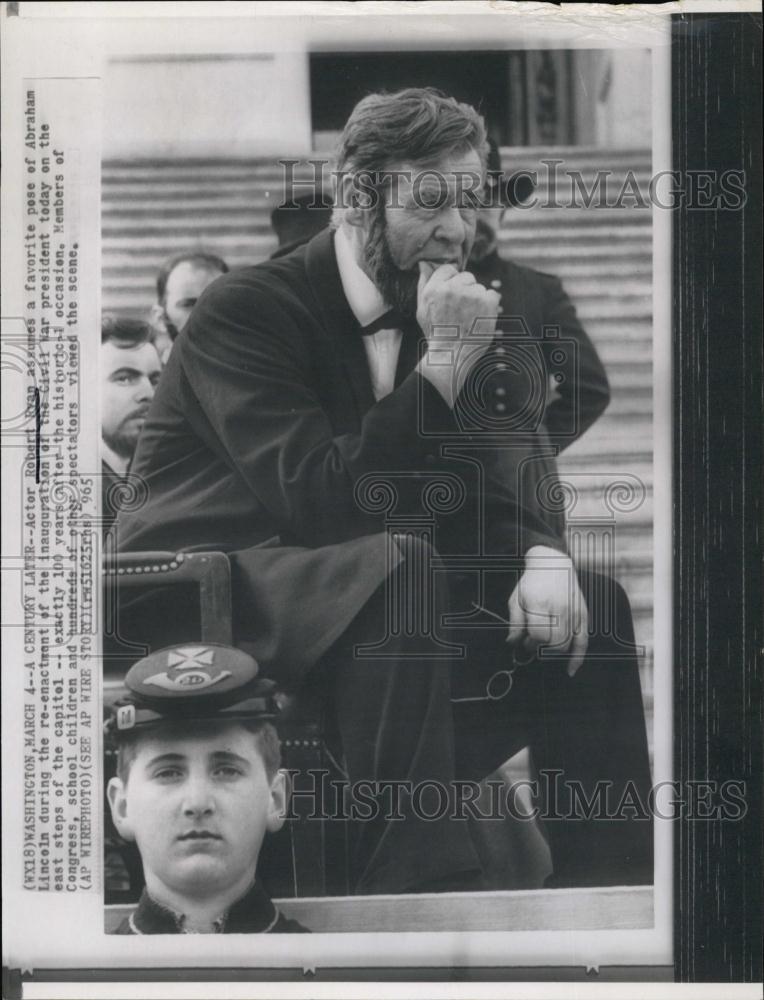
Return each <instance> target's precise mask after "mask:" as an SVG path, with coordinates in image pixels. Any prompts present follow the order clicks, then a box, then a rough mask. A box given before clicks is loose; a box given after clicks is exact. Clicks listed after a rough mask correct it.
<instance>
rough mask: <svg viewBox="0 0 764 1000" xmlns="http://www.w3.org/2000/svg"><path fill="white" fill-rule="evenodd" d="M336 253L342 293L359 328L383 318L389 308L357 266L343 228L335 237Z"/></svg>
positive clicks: (354, 252)
mask: <svg viewBox="0 0 764 1000" xmlns="http://www.w3.org/2000/svg"><path fill="white" fill-rule="evenodd" d="M334 250H335V253H336V254H337V267H338V269H339V272H340V281H341V282H342V290H343V292H344V293H345V298H346V299H347V301H348V305H349V306H350V309H351V311H352V313H353V315H354V316H355V318H356V319H357V320H358V322H359V324H360V325H361V326H368V325H369V323H373V322H374V320H375V319H379V317H380V316H383V315H384V314H385V313H386V312H387V311H388V310H389V306H388V305H387V303H386V302H385V300H384V299H383V298H382V293H381V292H380V290H379V289H378V288H377V286H376V285H375V284H374V282H373V281H372V280H371V278H370V277H369V276H368V275H367V274H365V273H364V271H363V270H362V269H361V267H360V265H359V264H358V261H357V259H356V249H355V247H354V245H353V242H351V237H350V236H349V235H348V233H347V231H346V229H345V227H344V226H342V225H341V226H340V227H339V228H338V229H337V231H336V232H335V234H334Z"/></svg>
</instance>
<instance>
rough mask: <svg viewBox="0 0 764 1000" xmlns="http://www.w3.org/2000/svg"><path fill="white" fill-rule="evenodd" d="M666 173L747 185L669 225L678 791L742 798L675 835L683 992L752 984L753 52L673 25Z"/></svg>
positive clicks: (756, 155)
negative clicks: (728, 199) (742, 198)
mask: <svg viewBox="0 0 764 1000" xmlns="http://www.w3.org/2000/svg"><path fill="white" fill-rule="evenodd" d="M672 20H673V25H672V27H673V32H672V41H673V45H672V49H673V52H672V56H673V58H672V76H673V104H672V107H673V111H674V122H673V126H672V135H673V144H674V148H673V158H674V164H673V165H674V169H675V170H679V171H680V172H681V177H682V178H683V179H684V180H685V181H686V179H687V177H688V174H687V171H691V170H703V171H707V170H715V171H719V172H722V171H724V170H730V169H737V170H744V171H745V173H746V178H747V182H746V189H747V194H748V200H747V203H746V205H745V207H744V208H743V209H742V210H737V211H734V210H721V211H702V210H697V209H696V210H688V209H687V207H684V208H680V209H678V210H675V212H674V329H675V339H674V364H675V369H674V382H675V386H676V396H675V403H674V445H675V452H674V455H675V457H674V473H675V480H674V497H675V514H674V527H675V550H674V565H675V623H676V625H675V634H674V643H675V645H674V649H675V662H674V696H675V702H674V706H675V707H674V727H675V728H674V762H675V765H674V767H675V770H674V776H675V778H676V779H678V780H680V781H681V782H682V783H683V784H682V787H683V788H686V784H685V783H686V782H688V781H705V780H709V781H716V782H723V781H726V780H734V781H744V782H745V784H746V794H745V798H746V804H747V810H748V811H747V815H746V816H745V817H744V819H742V820H740V821H738V822H730V821H715V822H709V821H705V822H699V821H690V820H687V819H684V818H683V819H681V820H679V822H678V823H677V829H676V831H675V866H674V883H675V884H674V899H675V913H674V921H675V927H674V930H675V936H674V968H675V975H676V979H677V980H678V981H681V982H687V981H692V982H709V981H717V982H741V981H748V982H751V981H760V980H761V978H762V961H761V939H762V920H761V911H762V795H761V792H762V787H761V783H762V768H761V764H762V735H761V726H762V717H761V716H762V702H761V646H762V636H761V614H762V603H761V594H762V589H761V545H760V539H759V525H760V524H761V492H760V487H761V482H760V475H761V458H762V433H761V426H762V424H761V421H762V401H761V390H762V381H763V380H762V310H761V287H762V282H761V269H762V228H761V190H760V185H761V177H762V173H761V135H762V125H761V37H762V19H761V15H760V14H758V13H751V14H739V13H733V14H724V13H720V14H697V15H679V16H675V17H674V18H673V19H672Z"/></svg>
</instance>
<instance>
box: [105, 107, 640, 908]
mask: <svg viewBox="0 0 764 1000" xmlns="http://www.w3.org/2000/svg"><path fill="white" fill-rule="evenodd" d="M487 149H488V146H487V141H486V132H485V126H484V123H483V120H482V118H481V117H480V116H479V115H478V114H477V112H476V111H475V110H474V109H473V108H471V107H469V106H467V105H465V104H460V103H458V102H457V101H455V100H454V99H453V98H450V97H446V96H444V95H442V94H440V93H439V92H437V91H434V90H430V89H409V90H403V91H400V92H399V93H395V94H372V95H370V96H368V97H366V98H364V99H363V100H362V101H361V102H360V103H359V104H358V105H357V106H356V107H355V109H354V110H353V112H352V114H351V116H350V118H349V120H348V122H347V125H346V126H345V129H344V132H343V134H342V139H341V142H340V147H339V154H338V163H337V167H338V170H339V171H340V172H341V173H340V174H339V175H338V176H339V180H338V185H337V199H336V200H337V206H338V207H337V208H336V209H335V216H334V223H333V226H332V228H331V229H327V230H325V231H323V232H321V233H319V235H317V236H315V237H314V238H313V239H312V240H311V241H310V242H309V243H308V244H307V245H305V246H302V247H299V248H298V249H296V250H295V251H294V252H292V253H291V254H288V255H287V256H284V257H281V258H279V259H277V260H271V261H267V262H265V263H263V264H259V265H257V266H254V267H248V268H243V269H240V270H237V271H234V272H232V273H230V274H226V275H223V276H222V277H220V278H219V279H217V280H216V281H215V282H213V284H212V285H211V286H210V287H209V288H208V289H207V290H206V291H205V292H204V293H203V295H202V297H201V298H200V299H199V302H198V303H197V305H196V307H195V308H194V310H193V312H192V314H191V317H190V319H189V321H188V324H187V325H186V327H185V328H184V330H183V331H182V333H181V334H180V336H179V337H178V339H177V340H176V342H175V345H174V347H173V351H172V354H171V356H170V359H169V362H168V365H167V367H166V369H165V371H164V373H163V375H162V379H161V382H160V384H159V387H158V389H157V392H156V396H155V398H154V401H153V405H152V407H151V410H150V413H149V416H148V418H147V420H146V423H145V426H144V429H143V432H142V435H141V438H140V441H139V444H138V448H137V452H136V455H135V459H134V462H133V472H134V473H135V474H137V475H140V476H142V477H144V479H145V480H146V483H147V486H148V500H147V503H146V504H145V505H144V506H143V507H142V508H141V509H139V510H137V511H133V512H129V513H127V514H126V515H124V516H123V517H122V518H121V520H120V524H119V537H120V545H121V547H122V548H123V549H126V550H132V551H140V550H165V551H166V550H174V551H181V550H185V551H203V550H205V549H215V550H223V551H224V552H226V553H227V554H228V556H229V558H230V562H231V569H232V580H233V590H234V608H233V613H234V639H235V644H236V645H238V646H240V647H242V648H245V649H246V650H247V651H248V652H250V653H252V654H253V655H254V656H255V657H256V658H257V660H258V661H259V663H260V666H261V669H262V670H263V671H264V672H265V673H266V674H268V675H270V676H272V677H274V678H275V679H276V680H277V681H278V682H279V684H280V685H281V686H282V687H284V688H286V689H291V690H294V691H296V692H297V693H298V696H299V694H300V692H301V691H302V692H305V690H306V689H310V690H311V692H312V693H313V694H315V693H316V692H318V693H320V696H321V698H322V701H323V705H324V710H325V718H326V721H327V729H328V731H331V732H334V733H336V744H337V746H336V749H337V751H338V753H339V754H341V759H342V760H343V762H344V767H345V769H346V771H347V775H348V780H349V782H350V783H351V784H352V783H355V782H359V781H364V782H371V783H372V788H373V789H374V790H375V791H376V792H377V793H378V802H379V805H380V809H379V810H378V814H377V815H376V816H373V817H372V818H371V819H369V820H367V821H366V822H361V821H359V822H357V823H355V824H354V825H353V831H352V834H353V837H352V878H353V885H354V891H355V892H358V893H367V894H372V893H401V892H420V891H421V892H427V891H443V890H449V889H450V890H456V889H470V890H474V889H479V888H481V887H482V886H483V885H484V883H483V882H482V881H481V869H480V862H479V860H478V855H477V851H476V848H475V845H474V843H473V840H472V836H471V832H470V831H471V824H472V825H473V829H474V822H475V821H472V820H471V821H468V819H467V816H468V815H469V810H466V811H465V810H464V809H463V808H462V809H461V811H460V810H459V808H457V807H458V805H459V802H458V798H459V786H458V785H455V784H454V782H455V781H460V780H462V781H464V780H469V781H479V780H481V779H483V778H485V777H486V776H487V775H489V774H490V773H491V772H492V771H494V770H495V769H496V768H497V767H498V766H499V765H500V764H502V763H503V762H504V761H506V760H507V759H508V758H510V757H511V756H512V755H513V754H514V753H515V752H516V751H517V750H519V749H521V748H522V747H526V746H529V747H530V749H531V753H532V756H533V760H534V763H535V766H536V768H537V769H539V771H540V772H542V773H543V772H546V773H547V776H548V775H549V774H552V775H553V776H554V781H552V782H550V781H548V782H547V786H548V788H551V789H552V790H553V797H554V801H553V802H550V803H547V806H548V808H547V811H548V812H550V811H551V814H552V815H553V816H555V817H557V818H552V819H550V820H549V822H547V823H546V826H545V829H546V834H547V837H548V840H549V844H550V849H551V855H552V863H553V869H554V871H553V874H552V876H551V878H550V880H549V882H548V884H550V885H556V886H574V885H606V884H625V883H632V884H634V883H640V882H651V881H652V829H651V823H650V821H649V819H648V818H647V815H646V814H645V813H643V812H642V810H641V809H640V808H639V803H638V805H637V808H633V800H634V798H635V797H638V799H639V801H641V802H642V803H646V802H647V793H648V790H649V783H650V774H649V765H648V757H647V746H646V739H645V724H644V717H643V712H642V705H641V698H640V687H639V679H638V672H637V663H636V658H635V655H634V648H633V632H632V626H631V618H630V612H629V608H628V603H627V601H626V598H625V595H624V594H623V591H622V590H621V589H620V588H619V587H618V586H617V585H616V584H615V583H613V582H612V581H609V580H604V578H602V577H596V576H594V575H592V574H585V573H581V574H580V575H577V573H576V570H575V568H574V566H573V564H572V562H571V560H570V558H569V557H568V555H567V553H566V546H565V542H564V540H563V539H562V537H560V534H559V532H558V530H556V529H555V522H554V519H553V518H552V517H551V516H549V512H548V511H547V510H546V509H545V507H544V504H543V502H542V501H541V499H540V498H541V496H542V493H543V491H542V490H540V489H535V488H533V489H529V488H528V482H527V478H528V477H527V476H526V473H527V472H528V470H530V469H532V468H534V467H535V470H536V471H535V476H536V480H537V481H538V484H539V485H540V484H541V483H542V480H543V478H544V477H543V475H542V474H541V473H540V472H539V469H542V470H543V467H544V455H546V454H548V453H549V452H548V446H547V451H546V452H545V451H544V449H543V446H542V445H541V444H539V445H538V448H539V449H540V451H539V455H538V456H537V460H536V463H535V466H534V462H533V461H528V459H529V454H530V453H531V452H532V451H533V446H534V445H533V443H534V442H541V441H542V440H543V416H544V404H545V400H546V392H547V386H548V384H549V379H550V375H552V374H554V373H553V372H550V371H548V370H547V368H546V367H545V365H544V362H543V361H539V358H540V357H541V355H539V353H538V350H537V348H538V341H539V340H540V339H541V337H542V329H543V328H547V327H549V326H557V327H559V329H560V343H561V345H563V346H564V344H565V343H568V342H572V341H577V342H579V343H580V342H582V340H583V341H584V342H586V343H590V342H589V341H588V339H587V338H586V335H585V334H584V333H583V331H582V330H581V328H580V326H579V324H578V320H577V319H576V316H575V311H574V310H573V308H572V307H571V305H570V302H569V300H568V299H567V298H566V297H565V295H564V293H562V292H561V289H560V285H559V282H558V281H557V280H556V279H555V278H553V277H551V276H549V275H544V274H541V273H538V272H534V271H531V270H527V269H526V270H524V272H523V273H524V275H525V278H526V280H525V282H524V284H523V285H522V287H518V293H517V301H516V302H514V303H512V316H511V317H502V318H501V319H500V320H499V319H498V317H497V313H498V304H499V296H498V294H497V293H496V292H495V291H493V290H492V289H486V288H484V287H483V286H482V285H480V284H478V283H477V281H476V280H475V278H474V276H473V275H472V274H470V273H469V272H468V271H467V270H465V266H466V262H467V259H468V257H469V253H470V249H471V246H472V243H473V240H474V236H475V227H476V221H477V214H478V208H479V203H480V198H481V192H482V191H483V186H482V185H483V182H484V180H485V170H486V155H487ZM504 309H505V311H506V295H505V299H504ZM605 384H606V383H605ZM558 423H559V421H558ZM570 425H571V430H570V434H571V437H574V436H576V435H577V434H580V433H581V432H582V431H583V430H584V429H585V426H583V425H582V416H581V414H577V413H571V414H570ZM546 440H547V441H548V438H547V439H546ZM551 454H552V455H553V452H552V453H551ZM547 461H548V465H549V467H550V468H553V457H552V458H551V459H548V460H547ZM534 482H535V480H534ZM603 582H604V584H605V585H603ZM153 612H154V614H153V619H154V621H153V625H152V624H151V623H149V621H148V617H146V618H144V619H143V620H142V626H143V638H144V639H146V638H147V633H146V630H147V629H149V628H150V627H151V629H152V631H151V635H150V637H149V638H150V641H151V642H152V644H153V645H154V646H155V647H156V646H159V645H167V644H168V643H170V642H178V641H181V642H182V641H189V640H190V639H192V638H194V636H191V635H189V634H188V625H187V618H186V617H185V616H186V615H187V611H186V610H185V609H175V610H173V609H172V608H171V607H168V606H167V604H166V603H165V604H163V603H162V602H161V601H159V600H157V601H156V602H154V607H153ZM160 624H161V629H160V628H158V627H157V628H156V632H155V631H153V629H154V626H159V625H160ZM160 632H161V634H158V633H160ZM384 782H386V783H387V785H386V786H383V785H382V784H381V783H384ZM391 782H393V783H395V782H404V783H409V784H408V785H398V786H397V787H398V788H399V789H401V788H402V789H404V791H403V792H401V793H400V794H399V795H398V796H397V799H396V806H397V812H398V816H399V817H400V818H398V819H389V818H386V817H385V807H387V810H388V813H389V811H390V783H391ZM377 783H380V784H377ZM424 783H426V784H424ZM598 783H604V784H603V785H602V786H600V785H599V784H598ZM417 786H419V788H420V792H422V789H425V791H423V792H422V793H421V794H420V795H419V798H418V800H417V801H416V802H414V799H413V798H411V797H407V794H406V791H405V790H406V789H415V788H416V787H417ZM600 787H604V788H606V789H607V800H606V801H607V805H608V806H609V807H610V808H611V809H617V807H618V805H619V803H621V802H622V801H623V800H624V797H625V798H628V799H630V800H631V801H632V808H630V809H629V810H626V811H622V812H621V815H620V817H619V818H611V819H608V818H607V817H606V816H605V814H604V812H602V811H599V812H598V811H597V810H596V809H595V810H593V811H592V810H589V814H588V818H587V815H586V811H584V812H581V810H580V809H575V808H574V807H575V806H576V803H577V802H580V800H581V799H582V797H585V799H586V801H589V800H591V798H592V796H593V795H594V794H595V792H596V791H597V790H598V788H600ZM438 788H440V789H441V792H440V793H438ZM576 793H578V794H577V795H576ZM444 795H445V796H446V805H447V806H448V808H446V809H443V808H440V805H441V804H442V799H443V796H444ZM462 797H463V796H462ZM463 805H464V803H463V801H462V806H463ZM415 806H416V808H415ZM367 812H368V811H367ZM592 812H594V815H593V814H592ZM425 814H427V815H430V816H432V817H433V818H431V819H429V820H428V819H426V818H424V816H425ZM454 817H456V818H454ZM477 822H479V820H478V821H477Z"/></svg>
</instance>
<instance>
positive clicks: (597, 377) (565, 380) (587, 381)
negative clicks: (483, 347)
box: [542, 275, 610, 450]
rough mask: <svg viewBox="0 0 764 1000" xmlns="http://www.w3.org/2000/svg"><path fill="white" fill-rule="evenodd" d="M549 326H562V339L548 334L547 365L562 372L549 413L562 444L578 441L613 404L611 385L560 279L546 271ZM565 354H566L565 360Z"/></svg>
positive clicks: (553, 437)
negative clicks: (555, 340)
mask: <svg viewBox="0 0 764 1000" xmlns="http://www.w3.org/2000/svg"><path fill="white" fill-rule="evenodd" d="M543 280H544V285H545V287H544V289H543V297H542V300H543V302H544V326H547V327H549V326H552V327H557V328H558V329H559V341H558V343H557V344H555V342H553V341H549V340H544V342H543V349H544V352H545V358H546V363H547V368H548V370H549V371H552V372H555V373H556V374H558V375H560V376H562V378H561V380H560V381H559V382H558V385H557V391H556V392H555V393H554V394H553V396H552V399H551V401H550V402H549V404H548V406H547V409H546V413H545V416H544V424H545V426H546V429H547V431H548V434H549V439H550V441H551V443H552V444H554V445H557V446H558V447H559V448H560V450H563V449H565V448H567V447H568V446H569V445H571V444H572V443H573V442H574V441H576V440H577V439H578V438H579V437H581V435H582V434H583V433H584V431H586V430H587V429H588V428H589V427H591V425H592V424H593V423H594V422H595V420H597V418H598V417H599V416H600V415H601V414H602V413H603V412H604V411H605V409H607V406H608V403H609V402H610V386H609V384H608V378H607V374H606V373H605V368H604V366H603V364H602V361H601V360H600V357H599V355H598V354H597V350H596V348H595V346H594V344H593V343H592V341H591V339H590V338H589V336H588V334H587V333H586V331H585V330H584V328H583V327H582V326H581V323H580V321H579V319H578V316H577V315H576V309H575V306H574V305H573V303H572V302H571V301H570V299H569V298H568V296H567V294H566V293H565V290H564V289H563V287H562V283H561V282H560V280H559V279H558V278H556V277H554V276H552V275H543ZM560 358H562V360H560Z"/></svg>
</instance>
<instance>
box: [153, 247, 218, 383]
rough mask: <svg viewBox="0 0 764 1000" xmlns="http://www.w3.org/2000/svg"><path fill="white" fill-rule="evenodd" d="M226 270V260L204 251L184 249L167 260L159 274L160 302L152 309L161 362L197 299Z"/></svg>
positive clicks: (163, 362) (168, 352)
mask: <svg viewBox="0 0 764 1000" xmlns="http://www.w3.org/2000/svg"><path fill="white" fill-rule="evenodd" d="M227 273H228V265H227V264H226V262H225V261H224V260H223V259H222V258H221V257H218V256H216V255H215V254H213V253H208V252H207V251H205V250H193V251H184V252H183V253H180V254H177V255H176V256H175V257H171V258H170V259H169V260H167V261H165V262H164V264H163V265H162V267H161V269H160V271H159V274H158V275H157V301H156V303H155V304H154V306H153V307H152V309H151V324H152V326H153V327H154V343H155V344H156V347H157V350H158V351H159V356H160V358H161V359H162V364H165V363H166V361H167V358H168V356H169V354H170V350H171V349H172V344H173V341H174V340H175V338H176V337H177V336H178V334H179V333H180V331H181V330H182V329H183V327H184V326H185V325H186V320H187V319H188V317H189V316H190V315H191V310H192V309H193V308H194V306H195V305H196V300H197V299H198V298H199V296H200V295H201V294H202V292H203V291H204V289H205V288H206V287H207V286H208V285H210V284H212V282H213V281H214V280H215V278H218V277H220V275H221V274H227Z"/></svg>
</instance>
